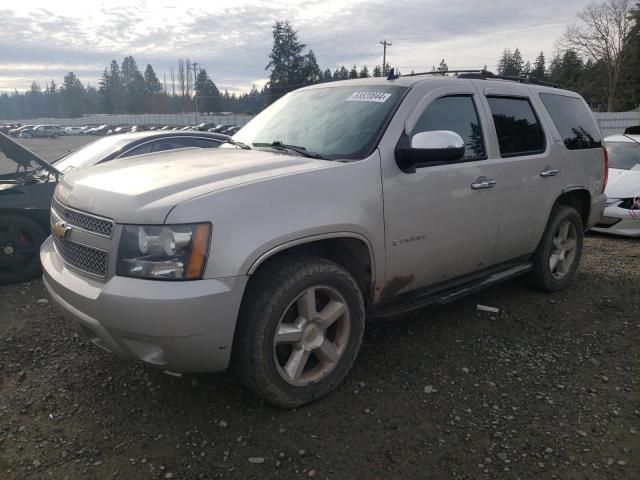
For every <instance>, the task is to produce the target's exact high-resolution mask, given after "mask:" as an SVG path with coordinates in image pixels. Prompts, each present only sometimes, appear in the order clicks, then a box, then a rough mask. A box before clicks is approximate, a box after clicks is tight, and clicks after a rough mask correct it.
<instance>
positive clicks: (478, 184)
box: [471, 177, 496, 190]
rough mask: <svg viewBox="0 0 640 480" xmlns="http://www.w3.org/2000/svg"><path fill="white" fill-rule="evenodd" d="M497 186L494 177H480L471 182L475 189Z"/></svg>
mask: <svg viewBox="0 0 640 480" xmlns="http://www.w3.org/2000/svg"><path fill="white" fill-rule="evenodd" d="M495 186H496V181H495V180H494V179H493V178H487V177H478V178H477V179H476V181H475V182H473V183H472V184H471V188H473V189H474V190H484V189H486V188H493V187H495Z"/></svg>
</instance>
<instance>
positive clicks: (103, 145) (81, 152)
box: [54, 137, 131, 173]
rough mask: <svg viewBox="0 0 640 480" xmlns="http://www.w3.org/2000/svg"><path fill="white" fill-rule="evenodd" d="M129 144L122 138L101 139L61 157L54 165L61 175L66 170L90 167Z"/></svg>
mask: <svg viewBox="0 0 640 480" xmlns="http://www.w3.org/2000/svg"><path fill="white" fill-rule="evenodd" d="M130 142H131V139H127V138H122V137H105V138H101V139H100V140H96V141H95V142H92V143H90V144H88V145H87V146H85V147H82V148H80V149H78V150H76V151H75V152H71V153H70V154H69V155H67V156H65V157H62V158H61V159H60V160H58V161H56V162H54V165H55V167H56V168H57V169H58V170H60V171H61V172H63V173H64V172H65V171H67V170H78V169H80V168H83V167H90V166H92V165H95V164H96V163H98V162H99V161H101V160H103V159H104V158H105V157H106V156H108V155H110V154H112V153H113V152H116V151H118V150H120V149H121V148H122V147H124V146H125V145H127V144H128V143H130Z"/></svg>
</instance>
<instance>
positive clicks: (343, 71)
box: [338, 65, 349, 80]
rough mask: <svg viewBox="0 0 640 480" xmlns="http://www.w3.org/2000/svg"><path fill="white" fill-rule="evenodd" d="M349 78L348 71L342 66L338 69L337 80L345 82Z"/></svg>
mask: <svg viewBox="0 0 640 480" xmlns="http://www.w3.org/2000/svg"><path fill="white" fill-rule="evenodd" d="M348 78H349V71H348V70H347V69H346V68H345V67H344V65H342V66H341V67H340V71H339V72H338V79H339V80H347V79H348Z"/></svg>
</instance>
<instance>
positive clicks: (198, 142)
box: [184, 137, 221, 148]
mask: <svg viewBox="0 0 640 480" xmlns="http://www.w3.org/2000/svg"><path fill="white" fill-rule="evenodd" d="M184 140H185V144H186V145H185V146H187V147H198V148H217V147H219V146H220V143H221V142H220V141H219V140H213V139H208V138H197V137H192V138H185V139H184Z"/></svg>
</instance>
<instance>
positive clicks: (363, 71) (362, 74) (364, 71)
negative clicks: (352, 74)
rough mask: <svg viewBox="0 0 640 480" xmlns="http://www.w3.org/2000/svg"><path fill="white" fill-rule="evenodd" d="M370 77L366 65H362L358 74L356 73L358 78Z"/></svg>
mask: <svg viewBox="0 0 640 480" xmlns="http://www.w3.org/2000/svg"><path fill="white" fill-rule="evenodd" d="M370 76H371V75H369V69H368V68H367V66H366V65H364V66H363V67H362V68H361V69H360V73H358V77H360V78H369V77H370Z"/></svg>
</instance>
